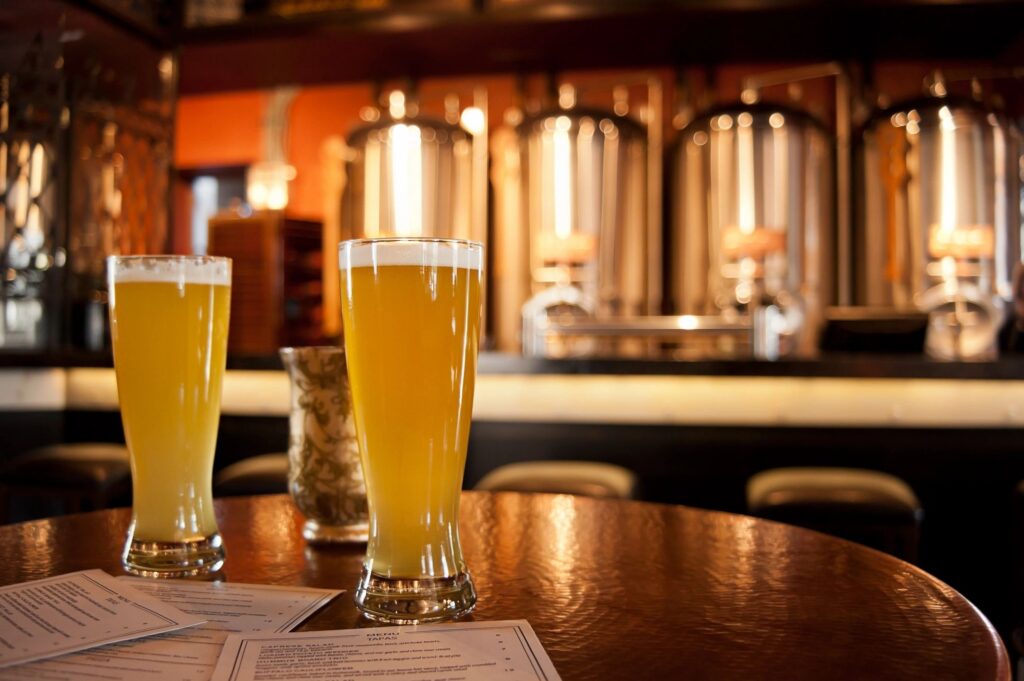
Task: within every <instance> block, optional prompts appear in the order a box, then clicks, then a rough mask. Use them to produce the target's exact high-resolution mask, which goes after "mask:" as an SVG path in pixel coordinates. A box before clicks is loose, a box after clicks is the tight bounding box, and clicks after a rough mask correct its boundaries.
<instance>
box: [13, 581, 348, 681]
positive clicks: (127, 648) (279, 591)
mask: <svg viewBox="0 0 1024 681" xmlns="http://www.w3.org/2000/svg"><path fill="white" fill-rule="evenodd" d="M111 581H114V582H116V583H117V584H118V585H119V586H121V587H122V588H131V589H132V590H137V591H139V592H143V593H144V594H146V595H147V598H153V599H159V600H160V601H163V602H165V603H173V604H174V605H176V606H177V607H178V608H180V609H181V610H183V611H185V612H186V613H189V614H190V615H192V616H195V617H198V618H202V619H203V620H206V623H205V624H203V625H201V626H199V627H196V628H193V629H188V630H185V631H177V632H172V633H169V634H164V635H162V636H154V637H151V638H147V639H144V640H137V641H129V642H125V643H115V644H113V645H108V646H103V647H101V648H94V649H92V650H88V651H84V652H78V653H74V654H72V655H64V656H62V657H58V658H54V659H50V660H42V661H39V662H33V663H31V664H26V665H20V666H18V667H15V668H10V669H0V681H20V680H21V679H46V681H64V680H68V681H71V680H74V679H93V678H102V679H103V680H104V681H134V680H136V679H146V680H152V681H208V679H209V678H210V676H211V675H212V674H213V669H214V666H215V665H216V663H217V657H218V656H219V655H220V651H221V647H222V645H223V644H224V640H225V639H226V638H227V637H228V635H230V634H232V633H253V632H274V633H281V632H285V631H290V630H291V629H293V628H295V627H296V626H298V625H299V623H301V622H302V621H303V620H304V619H306V618H307V617H309V616H310V615H311V614H313V613H314V612H315V611H316V610H318V609H319V608H321V607H323V606H324V605H325V604H326V603H328V602H329V601H330V600H331V599H332V598H334V597H335V596H337V595H338V594H339V593H341V592H340V591H332V590H327V589H311V588H306V587H280V586H260V585H253V584H234V583H226V582H190V581H180V580H173V581H156V580H146V579H138V578H134V577H120V578H118V579H116V580H113V579H111Z"/></svg>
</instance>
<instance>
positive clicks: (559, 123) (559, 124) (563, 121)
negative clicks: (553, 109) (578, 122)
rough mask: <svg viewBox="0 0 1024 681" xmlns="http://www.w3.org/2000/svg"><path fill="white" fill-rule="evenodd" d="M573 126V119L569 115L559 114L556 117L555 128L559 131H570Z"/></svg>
mask: <svg viewBox="0 0 1024 681" xmlns="http://www.w3.org/2000/svg"><path fill="white" fill-rule="evenodd" d="M571 128H572V119H570V118H569V117H568V116H559V117H558V118H556V119H555V130H557V131H558V132H569V130H570V129H571Z"/></svg>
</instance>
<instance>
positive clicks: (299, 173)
mask: <svg viewBox="0 0 1024 681" xmlns="http://www.w3.org/2000/svg"><path fill="white" fill-rule="evenodd" d="M372 101H373V99H372V92H371V90H370V86H369V85H333V86H327V87H309V88H303V89H302V90H301V91H300V92H299V94H298V95H297V96H296V97H295V99H294V100H293V101H292V106H291V111H290V115H289V116H288V139H287V141H286V144H285V154H286V155H287V157H288V162H289V163H291V164H292V165H293V166H295V179H294V180H293V181H292V183H291V185H290V186H289V188H288V209H287V211H286V213H287V214H288V215H289V216H291V217H296V218H304V219H307V220H320V219H322V217H323V208H324V206H323V191H322V187H323V185H322V181H321V172H320V171H321V164H322V161H321V149H322V147H323V143H324V140H326V139H327V138H328V137H330V136H332V135H338V136H340V137H342V138H344V136H345V135H346V134H347V133H348V132H349V130H351V129H352V128H354V127H357V126H358V125H359V124H360V120H359V109H360V108H362V107H364V106H367V105H368V104H370V103H371V102H372Z"/></svg>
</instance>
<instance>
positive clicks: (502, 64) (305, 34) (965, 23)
mask: <svg viewBox="0 0 1024 681" xmlns="http://www.w3.org/2000/svg"><path fill="white" fill-rule="evenodd" d="M1022 11H1024V4H1022V3H1021V2H1019V1H1011V0H967V1H961V2H948V0H889V1H883V0H866V1H865V0H861V1H853V0H845V1H843V0H835V1H832V2H829V1H827V0H779V1H775V2H772V1H771V0H724V1H721V0H720V1H713V0H676V1H674V2H672V1H668V2H666V1H664V0H662V1H655V0H634V1H633V2H621V3H612V2H600V1H596V0H591V1H589V2H572V3H569V2H566V3H544V4H537V3H527V4H525V5H524V6H519V7H513V8H508V9H504V8H494V9H472V10H466V11H451V10H447V11H427V10H408V11H399V10H390V11H375V12H358V13H355V12H331V13H324V14H317V15H312V16H304V17H299V18H291V19H282V18H251V19H246V20H244V21H242V22H239V23H236V24H231V25H225V26H216V27H202V28H192V29H186V30H184V31H183V32H182V33H181V35H180V36H179V41H178V42H180V44H181V46H182V49H181V83H180V84H181V92H182V94H198V93H206V92H218V91H226V90H240V89H253V88H266V87H272V86H276V85H283V84H316V83H328V82H345V81H360V80H372V79H388V78H396V77H403V76H413V77H416V76H426V75H431V76H435V75H461V74H477V73H498V72H516V71H544V70H563V69H574V68H608V67H643V66H657V65H671V64H696V65H699V64H708V63H723V62H751V61H768V60H771V61H784V60H810V59H879V58H886V59H915V60H920V59H932V58H944V59H985V60H993V61H997V62H1000V63H1007V62H1008V63H1021V62H1024V24H1022V23H1021V21H1020V16H1021V14H1022Z"/></svg>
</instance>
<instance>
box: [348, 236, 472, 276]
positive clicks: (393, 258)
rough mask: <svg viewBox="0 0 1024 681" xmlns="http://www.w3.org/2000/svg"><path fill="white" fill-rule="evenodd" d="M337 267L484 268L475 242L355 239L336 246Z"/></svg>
mask: <svg viewBox="0 0 1024 681" xmlns="http://www.w3.org/2000/svg"><path fill="white" fill-rule="evenodd" d="M338 254H339V258H338V266H339V267H340V268H341V269H343V270H345V269H349V268H354V267H387V266H389V265H392V266H393V265H412V266H414V267H454V268H456V269H470V270H479V269H482V268H483V260H484V247H483V245H482V244H480V243H479V242H476V241H461V240H455V239H356V240H354V241H343V242H341V243H340V244H339V245H338Z"/></svg>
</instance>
